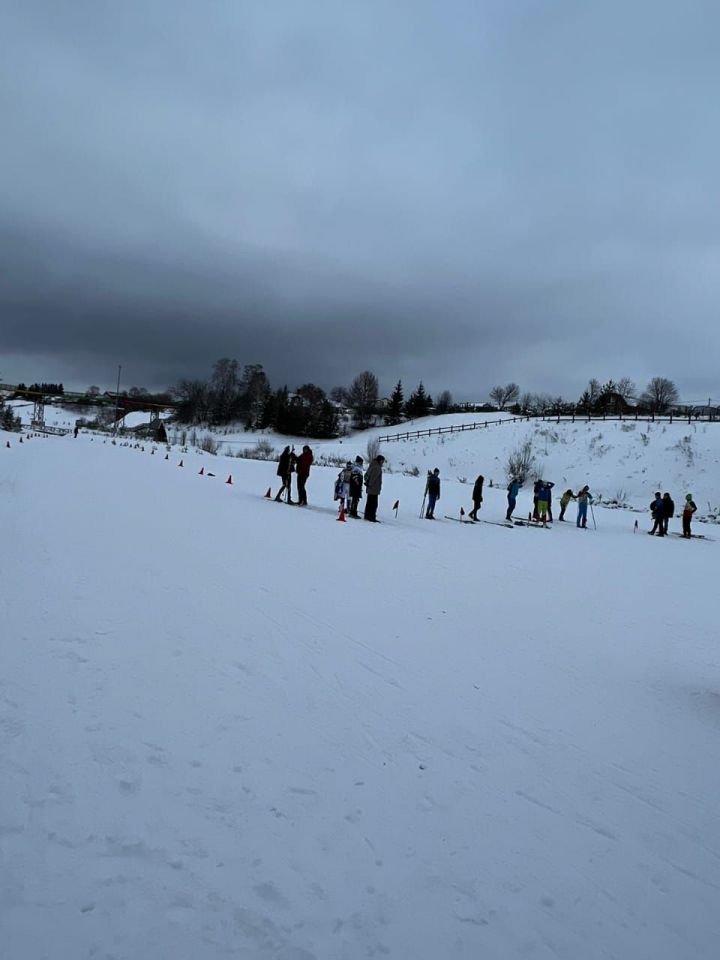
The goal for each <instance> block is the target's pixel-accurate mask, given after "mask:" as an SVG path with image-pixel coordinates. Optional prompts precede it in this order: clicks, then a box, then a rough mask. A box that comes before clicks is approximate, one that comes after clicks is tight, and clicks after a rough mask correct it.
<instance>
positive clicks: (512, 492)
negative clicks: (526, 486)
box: [505, 477, 520, 520]
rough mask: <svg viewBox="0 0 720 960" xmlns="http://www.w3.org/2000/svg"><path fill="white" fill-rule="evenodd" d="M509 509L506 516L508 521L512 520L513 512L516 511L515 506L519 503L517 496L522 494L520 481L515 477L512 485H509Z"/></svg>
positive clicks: (511, 482)
mask: <svg viewBox="0 0 720 960" xmlns="http://www.w3.org/2000/svg"><path fill="white" fill-rule="evenodd" d="M507 490H508V497H507V501H508V508H507V513H506V515H505V519H506V520H511V519H512V515H513V510H514V509H515V504H516V503H517V495H518V493H519V492H520V481H519V480H518V479H517V477H513V478H512V480H511V481H510V483H509V484H508V488H507Z"/></svg>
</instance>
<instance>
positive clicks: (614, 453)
mask: <svg viewBox="0 0 720 960" xmlns="http://www.w3.org/2000/svg"><path fill="white" fill-rule="evenodd" d="M473 420H475V421H477V420H478V416H477V414H467V415H458V414H448V415H447V416H443V417H426V418H424V419H423V420H415V421H413V422H412V423H410V424H407V425H403V427H402V428H401V427H394V428H389V427H381V428H376V429H373V430H368V431H364V432H363V433H359V434H356V435H355V436H353V437H348V438H343V439H342V440H328V441H310V443H311V444H312V447H313V450H314V451H315V453H316V454H318V455H321V456H322V455H324V456H335V457H346V458H347V457H349V458H351V459H352V458H354V457H355V455H356V454H358V453H359V454H361V455H362V456H365V451H366V447H367V444H368V441H369V440H372V439H373V438H374V437H377V436H384V435H387V434H388V433H396V432H397V433H399V432H401V431H402V430H403V429H407V430H416V429H417V430H421V429H434V428H436V427H442V426H447V427H449V426H451V425H457V424H462V423H464V422H465V423H471V422H472V421H473ZM258 439H259V438H258V436H257V435H248V434H247V433H243V432H242V431H240V432H237V433H235V434H219V435H218V440H220V441H221V443H222V444H223V450H224V451H225V452H230V453H232V452H235V451H237V450H238V449H240V446H241V445H242V446H249V445H252V444H253V443H255V442H256V441H257V440H258ZM267 439H269V440H270V441H271V442H272V444H273V445H274V446H275V447H276V449H277V451H278V453H279V451H280V450H282V448H283V446H284V445H285V444H286V443H288V442H289V439H288V438H287V437H279V436H269V437H267ZM526 440H530V441H531V442H532V445H533V449H534V453H535V456H536V462H537V468H538V470H539V471H540V472H541V473H542V475H543V476H544V477H545V478H546V479H549V480H553V481H554V482H555V484H556V486H557V487H558V489H560V488H562V489H564V488H565V487H572V488H573V489H574V490H577V489H579V487H581V486H583V485H584V484H585V483H589V484H590V485H591V487H592V489H593V490H594V491H595V493H596V494H600V495H602V497H603V498H604V499H606V500H611V499H619V500H625V501H627V502H628V503H630V504H635V505H638V506H641V507H642V508H645V507H646V506H647V504H648V503H649V501H650V500H651V499H652V496H653V494H654V492H655V490H658V489H659V490H662V491H665V490H669V491H671V492H672V494H673V495H674V497H675V500H676V502H678V503H679V502H680V501H681V500H682V498H684V495H685V494H686V493H692V494H693V496H694V498H695V502H696V503H697V505H698V508H699V510H700V512H701V513H703V514H705V513H707V512H709V511H714V512H720V423H693V424H688V423H687V421H676V422H674V423H672V424H670V423H644V422H642V421H638V422H635V421H622V422H621V421H617V420H615V421H613V420H608V421H590V422H587V421H577V422H576V423H572V422H569V421H560V423H556V422H552V421H542V420H531V421H523V422H517V423H504V424H500V425H491V426H489V427H487V428H485V429H479V430H473V431H467V432H464V433H456V434H443V435H441V436H433V437H423V438H420V439H412V440H402V441H399V442H397V441H394V442H391V443H383V444H382V445H381V446H382V453H383V455H384V456H385V457H387V458H388V462H389V465H390V468H391V469H392V470H393V471H398V472H402V471H408V470H413V469H417V470H418V471H419V472H420V475H421V477H422V478H424V477H425V474H426V472H427V471H428V470H432V469H434V468H435V467H439V468H440V471H441V475H442V477H443V479H445V480H447V481H450V482H457V480H458V478H465V479H466V480H467V481H468V482H469V483H472V482H473V481H474V479H475V477H476V476H477V475H478V474H482V475H483V476H484V477H485V479H486V483H489V481H490V480H492V481H493V483H494V484H500V485H501V486H504V485H505V484H506V483H507V480H506V477H505V464H506V462H507V458H508V454H509V453H510V452H511V451H512V450H513V449H515V448H516V447H518V446H519V445H521V444H522V443H524V442H525V441H526ZM293 442H294V443H295V444H296V445H298V446H299V445H301V444H302V443H306V442H308V441H306V440H302V439H298V438H296V439H294V441H293ZM421 495H422V491H421Z"/></svg>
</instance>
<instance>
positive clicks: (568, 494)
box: [558, 490, 575, 520]
mask: <svg viewBox="0 0 720 960" xmlns="http://www.w3.org/2000/svg"><path fill="white" fill-rule="evenodd" d="M574 499H575V494H574V493H573V492H572V490H566V491H565V493H564V494H563V495H562V496H561V497H560V516H559V517H558V520H564V519H565V511H566V510H567V508H568V504H569V503H570V501H571V500H574Z"/></svg>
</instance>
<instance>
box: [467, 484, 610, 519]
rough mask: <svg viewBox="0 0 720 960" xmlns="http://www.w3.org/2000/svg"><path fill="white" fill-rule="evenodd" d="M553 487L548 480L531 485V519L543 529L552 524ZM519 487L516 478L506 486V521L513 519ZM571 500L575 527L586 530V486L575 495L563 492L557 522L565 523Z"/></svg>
mask: <svg viewBox="0 0 720 960" xmlns="http://www.w3.org/2000/svg"><path fill="white" fill-rule="evenodd" d="M478 479H481V478H478ZM554 486H555V484H554V483H552V482H551V481H550V480H540V479H538V480H536V481H535V483H534V484H533V510H532V518H533V520H535V521H537V522H538V523H542V525H543V526H544V527H546V526H547V525H548V523H552V522H553V514H552V491H553V487H554ZM521 487H522V482H521V481H520V480H519V479H518V478H517V477H513V478H512V479H511V480H510V483H509V484H508V486H507V502H508V506H507V512H506V514H505V519H506V520H509V521H512V519H513V515H514V511H515V507H516V505H517V498H518V494H519V493H520V488H521ZM473 499H474V496H473ZM571 500H575V501H576V502H577V505H578V512H577V520H576V525H577V526H578V527H580V528H582V529H583V530H586V529H587V512H588V506H589V505H590V504H591V503H593V495H592V494H591V493H590V487H589V486H588V485H587V484H586V485H585V486H584V487H583V488H582V489H581V490H578V492H577V493H573V492H572V490H571V489H568V490H566V491H565V493H563V495H562V496H561V497H560V516H559V517H558V521H563V522H564V521H565V511H566V510H567V508H568V506H569V505H570V501H571ZM476 512H477V511H476ZM521 519H523V520H524V519H525V518H524V517H522V518H521Z"/></svg>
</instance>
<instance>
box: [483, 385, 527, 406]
mask: <svg viewBox="0 0 720 960" xmlns="http://www.w3.org/2000/svg"><path fill="white" fill-rule="evenodd" d="M519 397H520V387H519V386H518V385H517V384H516V383H506V384H505V386H504V387H501V386H497V387H493V388H492V390H491V391H490V399H491V400H492V401H493V403H494V404H495V406H496V407H497V408H498V409H499V410H504V409H505V407H507V406H509V405H510V404H512V403H517V401H518V398H519Z"/></svg>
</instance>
